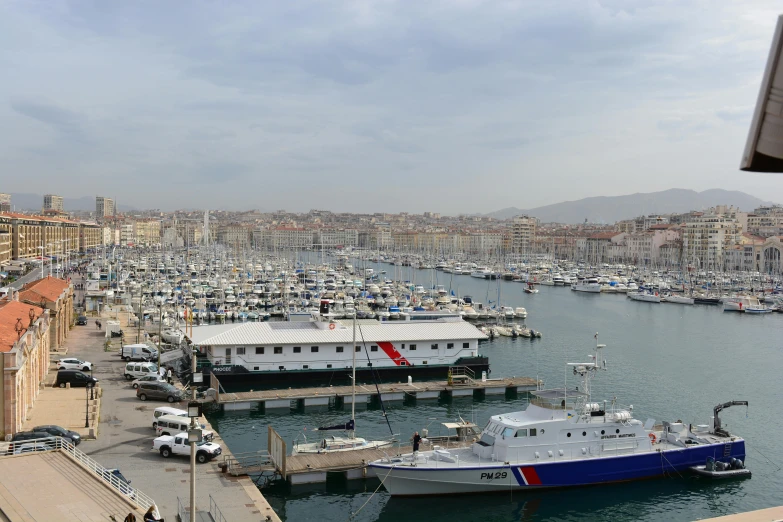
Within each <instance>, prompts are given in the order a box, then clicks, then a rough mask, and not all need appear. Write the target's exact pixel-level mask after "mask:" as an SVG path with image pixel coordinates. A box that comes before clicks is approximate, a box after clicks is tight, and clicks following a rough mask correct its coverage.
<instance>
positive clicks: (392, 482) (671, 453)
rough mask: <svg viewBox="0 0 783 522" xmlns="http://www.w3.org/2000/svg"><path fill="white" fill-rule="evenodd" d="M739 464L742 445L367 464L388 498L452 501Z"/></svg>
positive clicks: (653, 476)
mask: <svg viewBox="0 0 783 522" xmlns="http://www.w3.org/2000/svg"><path fill="white" fill-rule="evenodd" d="M707 457H713V458H715V460H719V461H722V462H729V461H730V460H731V459H732V458H738V459H740V460H745V441H744V440H737V441H734V442H728V443H726V444H709V445H703V446H698V447H691V448H682V449H671V450H666V451H660V452H659V451H651V452H645V453H635V454H631V455H624V456H613V457H599V458H587V459H579V460H564V461H559V462H557V461H555V462H542V463H535V464H534V463H523V464H518V465H511V466H509V465H498V466H491V465H487V466H480V467H441V468H440V469H438V468H430V467H422V466H420V467H407V466H406V467H393V468H392V467H390V465H389V464H378V463H377V462H373V463H370V466H371V468H373V470H374V471H375V474H376V476H377V477H378V478H379V479H380V480H382V481H383V485H384V487H385V488H386V489H387V491H388V492H389V493H390V494H391V495H392V496H426V495H456V494H467V493H493V492H498V493H500V492H504V493H508V491H509V490H530V489H543V488H565V487H576V486H590V485H597V484H608V483H612V482H625V481H630V480H640V479H647V478H655V477H659V476H663V475H666V474H670V473H675V472H684V471H687V470H688V469H689V468H691V467H693V466H697V465H701V464H703V463H704V462H705V461H706V459H707Z"/></svg>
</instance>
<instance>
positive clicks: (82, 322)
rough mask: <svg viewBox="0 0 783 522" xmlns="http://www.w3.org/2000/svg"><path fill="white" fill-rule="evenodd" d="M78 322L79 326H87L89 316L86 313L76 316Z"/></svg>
mask: <svg viewBox="0 0 783 522" xmlns="http://www.w3.org/2000/svg"><path fill="white" fill-rule="evenodd" d="M76 324H78V325H79V326H85V325H86V324H87V316H86V315H80V316H79V317H77V318H76Z"/></svg>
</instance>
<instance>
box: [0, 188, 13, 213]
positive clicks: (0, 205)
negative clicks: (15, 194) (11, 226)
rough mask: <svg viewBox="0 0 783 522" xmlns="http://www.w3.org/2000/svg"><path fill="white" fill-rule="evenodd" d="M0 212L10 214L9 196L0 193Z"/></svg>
mask: <svg viewBox="0 0 783 522" xmlns="http://www.w3.org/2000/svg"><path fill="white" fill-rule="evenodd" d="M0 212H11V194H6V193H4V192H0Z"/></svg>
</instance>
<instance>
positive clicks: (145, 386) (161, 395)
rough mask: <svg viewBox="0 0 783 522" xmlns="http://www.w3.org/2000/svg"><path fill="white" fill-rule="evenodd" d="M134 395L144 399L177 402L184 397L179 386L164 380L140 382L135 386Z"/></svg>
mask: <svg viewBox="0 0 783 522" xmlns="http://www.w3.org/2000/svg"><path fill="white" fill-rule="evenodd" d="M136 397H138V398H139V399H141V400H143V401H146V400H147V399H159V400H163V401H169V402H179V401H181V400H183V399H184V398H185V395H184V393H183V392H182V390H180V389H179V388H176V387H175V386H172V385H171V384H169V383H166V382H140V383H139V387H138V388H136Z"/></svg>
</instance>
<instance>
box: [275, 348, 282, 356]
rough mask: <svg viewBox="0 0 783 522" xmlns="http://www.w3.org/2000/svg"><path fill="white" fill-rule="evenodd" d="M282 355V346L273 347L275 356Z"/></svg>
mask: <svg viewBox="0 0 783 522" xmlns="http://www.w3.org/2000/svg"><path fill="white" fill-rule="evenodd" d="M282 353H283V347H282V346H275V354H276V355H281V354H282Z"/></svg>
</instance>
